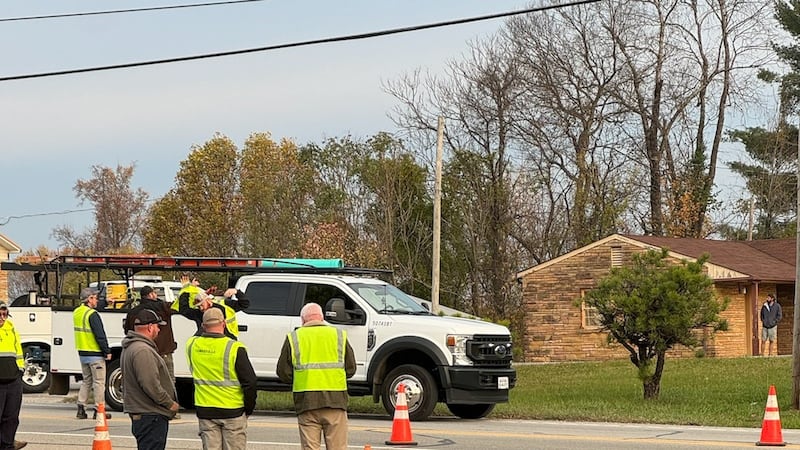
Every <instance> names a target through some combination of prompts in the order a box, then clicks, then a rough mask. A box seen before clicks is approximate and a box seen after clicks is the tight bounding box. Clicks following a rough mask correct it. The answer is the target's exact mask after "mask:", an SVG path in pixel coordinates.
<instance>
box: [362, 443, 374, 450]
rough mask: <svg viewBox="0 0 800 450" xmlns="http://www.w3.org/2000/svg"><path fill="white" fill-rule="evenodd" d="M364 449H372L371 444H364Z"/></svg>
mask: <svg viewBox="0 0 800 450" xmlns="http://www.w3.org/2000/svg"><path fill="white" fill-rule="evenodd" d="M364 450H372V446H371V445H369V444H366V445H364Z"/></svg>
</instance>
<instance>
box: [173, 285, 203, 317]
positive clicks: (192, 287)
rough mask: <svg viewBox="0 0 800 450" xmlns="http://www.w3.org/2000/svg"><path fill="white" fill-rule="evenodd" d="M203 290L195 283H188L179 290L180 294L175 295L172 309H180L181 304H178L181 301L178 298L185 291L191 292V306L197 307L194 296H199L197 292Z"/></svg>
mask: <svg viewBox="0 0 800 450" xmlns="http://www.w3.org/2000/svg"><path fill="white" fill-rule="evenodd" d="M201 290H202V289H200V288H199V287H197V286H195V285H193V284H188V285H186V286H184V287H182V288H181V290H180V291H178V295H177V296H176V297H175V301H174V302H172V309H174V310H175V311H178V310H179V309H180V305H179V304H178V303H180V302H179V301H178V299H179V298H181V294H183V293H184V292H188V293H189V307H191V308H194V307H195V304H194V298H195V297H197V294H198V293H200V291H201Z"/></svg>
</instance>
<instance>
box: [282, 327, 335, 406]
mask: <svg viewBox="0 0 800 450" xmlns="http://www.w3.org/2000/svg"><path fill="white" fill-rule="evenodd" d="M288 337H289V345H290V347H291V350H292V366H293V367H294V377H293V384H292V390H293V391H294V392H306V391H346V390H347V375H346V374H345V371H344V353H345V348H346V343H347V333H346V332H345V331H344V330H340V329H338V328H334V327H331V326H311V327H300V328H298V329H296V330H294V331H293V332H291V333H289V335H288Z"/></svg>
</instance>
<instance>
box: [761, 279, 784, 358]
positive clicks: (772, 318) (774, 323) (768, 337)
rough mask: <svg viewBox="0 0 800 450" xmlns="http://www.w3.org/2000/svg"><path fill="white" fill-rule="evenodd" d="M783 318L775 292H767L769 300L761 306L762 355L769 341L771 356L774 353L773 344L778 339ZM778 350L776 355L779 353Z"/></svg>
mask: <svg viewBox="0 0 800 450" xmlns="http://www.w3.org/2000/svg"><path fill="white" fill-rule="evenodd" d="M781 319H783V311H781V304H780V303H778V302H776V301H775V295H774V294H767V301H766V302H764V305H763V306H761V356H764V348H765V347H766V346H767V341H769V356H772V354H773V350H772V348H773V346H774V345H775V341H776V340H777V339H778V322H780V321H781ZM777 354H778V352H777V350H776V351H775V355H777Z"/></svg>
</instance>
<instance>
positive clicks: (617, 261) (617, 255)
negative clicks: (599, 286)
mask: <svg viewBox="0 0 800 450" xmlns="http://www.w3.org/2000/svg"><path fill="white" fill-rule="evenodd" d="M611 267H622V246H619V245H616V246H613V247H611Z"/></svg>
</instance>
